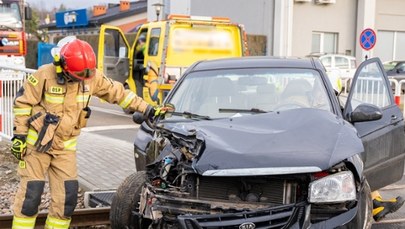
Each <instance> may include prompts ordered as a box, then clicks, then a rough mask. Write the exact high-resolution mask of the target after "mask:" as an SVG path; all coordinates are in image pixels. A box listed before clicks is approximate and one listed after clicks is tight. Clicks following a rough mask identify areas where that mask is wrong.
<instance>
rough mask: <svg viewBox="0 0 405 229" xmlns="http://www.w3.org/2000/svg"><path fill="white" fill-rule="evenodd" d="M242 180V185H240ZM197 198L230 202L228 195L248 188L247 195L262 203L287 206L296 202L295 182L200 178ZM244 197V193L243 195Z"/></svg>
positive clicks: (252, 178) (268, 179)
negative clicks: (249, 194) (245, 187)
mask: <svg viewBox="0 0 405 229" xmlns="http://www.w3.org/2000/svg"><path fill="white" fill-rule="evenodd" d="M242 180H244V184H242ZM199 183H200V184H199V189H198V192H197V193H198V198H200V199H216V200H225V201H228V200H231V199H230V195H232V194H236V195H241V187H243V186H248V187H249V193H254V194H257V195H258V196H260V201H258V202H263V203H272V204H276V205H277V204H289V203H295V202H296V190H297V183H296V182H288V181H287V180H282V179H274V178H270V177H245V178H243V177H242V178H241V177H200V178H199ZM242 194H243V193H242ZM245 195H246V193H245Z"/></svg>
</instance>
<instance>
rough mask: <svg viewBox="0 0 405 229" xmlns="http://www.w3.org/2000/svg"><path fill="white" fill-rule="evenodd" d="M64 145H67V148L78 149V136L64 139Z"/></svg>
mask: <svg viewBox="0 0 405 229" xmlns="http://www.w3.org/2000/svg"><path fill="white" fill-rule="evenodd" d="M63 145H64V146H65V150H70V151H76V146H77V138H72V139H70V140H67V141H64V142H63Z"/></svg>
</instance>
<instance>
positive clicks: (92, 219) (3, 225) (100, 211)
mask: <svg viewBox="0 0 405 229" xmlns="http://www.w3.org/2000/svg"><path fill="white" fill-rule="evenodd" d="M109 215H110V208H109V207H102V208H85V209H76V210H75V211H74V213H73V216H72V222H71V223H70V226H71V227H85V226H96V225H109V224H110V220H109ZM46 217H47V212H43V213H39V214H38V217H37V220H36V225H35V228H44V225H45V220H46ZM12 222H13V215H0V229H10V228H11V226H12Z"/></svg>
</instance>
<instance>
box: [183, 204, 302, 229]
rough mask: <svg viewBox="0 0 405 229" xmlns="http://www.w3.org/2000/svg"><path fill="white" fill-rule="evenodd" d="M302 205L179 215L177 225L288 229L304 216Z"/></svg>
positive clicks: (204, 228)
mask: <svg viewBox="0 0 405 229" xmlns="http://www.w3.org/2000/svg"><path fill="white" fill-rule="evenodd" d="M297 206H302V205H294V204H290V205H284V206H278V207H272V208H268V209H261V210H257V211H249V212H240V213H232V214H215V215H180V216H178V218H177V219H178V221H179V224H180V225H181V227H182V228H186V229H196V228H199V229H214V228H215V229H240V228H243V227H241V225H242V224H250V225H254V227H246V228H256V229H261V228H274V229H279V228H288V227H289V226H291V225H290V223H295V222H297V221H300V219H301V218H302V217H303V216H304V207H297Z"/></svg>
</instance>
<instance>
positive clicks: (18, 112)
mask: <svg viewBox="0 0 405 229" xmlns="http://www.w3.org/2000/svg"><path fill="white" fill-rule="evenodd" d="M31 110H32V108H31V107H29V108H14V109H13V112H14V115H30V114H31Z"/></svg>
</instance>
